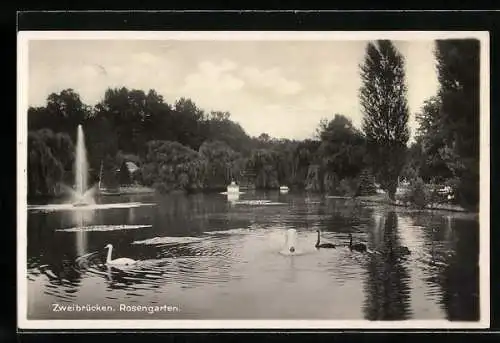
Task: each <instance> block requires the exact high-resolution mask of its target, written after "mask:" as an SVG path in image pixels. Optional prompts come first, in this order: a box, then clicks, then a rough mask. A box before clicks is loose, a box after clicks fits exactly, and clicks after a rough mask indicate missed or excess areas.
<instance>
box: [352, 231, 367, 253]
mask: <svg viewBox="0 0 500 343" xmlns="http://www.w3.org/2000/svg"><path fill="white" fill-rule="evenodd" d="M349 249H351V250H356V251H359V252H366V245H365V244H364V243H356V244H352V234H349Z"/></svg>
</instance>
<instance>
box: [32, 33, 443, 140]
mask: <svg viewBox="0 0 500 343" xmlns="http://www.w3.org/2000/svg"><path fill="white" fill-rule="evenodd" d="M367 43H368V41H360V40H355V41H345V40H343V41H331V40H330V41H317V40H316V41H307V40H297V41H290V40H287V41H266V40H261V41H257V40H255V41H248V40H242V41H234V40H233V41H223V40H222V41H217V40H201V41H193V40H185V41H183V40H105V41H103V40H95V39H94V40H32V41H30V42H29V50H28V51H29V52H28V82H29V83H28V85H29V86H28V93H29V94H28V102H29V105H30V106H44V105H45V104H46V99H47V96H48V95H49V94H50V93H52V92H60V91H61V90H63V89H66V88H73V89H74V90H75V91H76V92H77V93H79V94H80V96H81V99H82V101H83V102H84V103H86V104H88V105H95V104H96V103H97V102H99V101H100V100H101V99H102V97H103V95H104V92H105V90H106V89H107V88H109V87H122V86H124V87H127V88H129V89H142V90H144V91H148V90H149V89H155V90H156V91H157V92H158V93H159V94H161V95H162V96H163V97H164V99H165V101H166V102H168V103H170V104H173V103H174V102H175V100H177V99H179V98H180V97H186V98H191V99H192V100H193V101H194V102H195V103H196V105H197V106H198V107H200V108H202V109H203V110H205V111H212V110H213V111H228V112H230V113H231V119H232V120H234V121H236V122H238V123H239V124H241V126H242V127H243V128H244V129H245V130H246V132H247V133H248V134H250V135H252V136H258V135H260V134H261V133H264V132H265V133H268V134H269V135H270V136H272V137H276V138H290V139H305V138H311V137H312V136H313V134H314V132H315V129H316V128H317V126H318V124H319V122H320V120H321V119H323V118H326V119H332V118H333V117H334V115H335V114H336V113H339V114H343V115H345V116H347V117H348V118H350V119H351V120H352V122H353V124H354V125H355V126H357V127H358V128H361V123H362V113H361V108H360V105H359V99H358V94H359V88H360V86H361V81H360V76H359V65H360V64H361V63H362V62H363V58H364V53H365V48H366V44H367ZM394 43H395V45H396V47H397V48H398V50H399V51H400V52H401V53H402V54H403V56H404V57H405V64H406V80H407V87H408V104H409V108H410V123H409V126H410V129H411V131H412V134H414V133H415V130H416V127H417V124H416V122H415V116H414V115H415V113H416V112H418V111H419V110H420V108H421V106H422V104H423V102H424V101H425V100H426V99H428V98H429V97H431V96H433V95H435V94H436V92H437V88H438V82H437V76H436V70H435V58H434V55H433V49H434V42H433V41H432V40H415V41H395V42H394Z"/></svg>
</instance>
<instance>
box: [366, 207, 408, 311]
mask: <svg viewBox="0 0 500 343" xmlns="http://www.w3.org/2000/svg"><path fill="white" fill-rule="evenodd" d="M376 218H377V217H376ZM397 221H398V218H397V215H396V213H395V212H389V213H388V214H387V215H386V216H382V217H381V218H378V219H376V223H378V224H379V227H378V228H377V227H375V228H374V230H372V232H371V233H370V235H369V239H370V243H371V244H370V245H371V246H372V247H373V248H374V249H375V250H376V251H378V252H379V253H378V254H375V253H374V254H371V255H369V256H367V258H368V259H369V261H368V279H367V283H366V295H367V296H366V301H365V317H366V319H368V320H403V319H408V318H409V317H410V304H409V302H410V294H409V293H410V289H409V286H408V279H409V273H408V270H407V268H406V267H405V266H404V265H403V264H402V263H403V262H402V260H401V259H399V258H398V257H397V255H395V254H392V253H391V251H392V250H393V249H395V248H396V247H397V246H399V238H398V226H397ZM384 224H385V225H384ZM377 236H378V237H377Z"/></svg>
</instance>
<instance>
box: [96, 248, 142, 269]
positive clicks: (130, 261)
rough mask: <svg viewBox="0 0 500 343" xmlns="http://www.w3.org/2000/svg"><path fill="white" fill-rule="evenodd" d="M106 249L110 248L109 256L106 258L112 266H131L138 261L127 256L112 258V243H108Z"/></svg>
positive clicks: (107, 262)
mask: <svg viewBox="0 0 500 343" xmlns="http://www.w3.org/2000/svg"><path fill="white" fill-rule="evenodd" d="M104 248H105V249H106V248H107V249H108V257H107V258H106V264H107V265H111V266H129V265H132V264H135V263H136V262H137V261H135V260H133V259H131V258H127V257H122V258H117V259H116V260H112V259H111V252H112V250H113V246H112V245H111V244H108V245H106V246H105V247H104Z"/></svg>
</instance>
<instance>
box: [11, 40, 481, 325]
mask: <svg viewBox="0 0 500 343" xmlns="http://www.w3.org/2000/svg"><path fill="white" fill-rule="evenodd" d="M489 116H490V113H489V36H488V33H487V32H480V31H475V32H465V31H463V32H461V31H456V32H453V31H447V32H439V31H436V32H434V31H429V32H423V31H419V32H416V31H415V32H411V31H397V32H396V31H372V32H365V31H353V32H349V31H343V32H316V31H310V32H277V31H274V32H272V31H268V32H264V31H262V32H257V31H255V32H237V31H234V32H231V31H225V32H222V31H219V32H217V31H212V32H210V31H206V32H201V31H200V32H198V31H189V32H188V31H171V32H168V31H163V32H153V31H150V32H148V31H144V32H139V31H136V32H134V31H127V32H117V31H116V32H115V31H93V32H91V31H51V32H49V31H38V32H35V31H24V32H19V33H18V114H17V118H18V121H17V123H18V125H17V127H18V132H17V135H18V137H17V138H18V151H17V155H18V162H17V163H18V166H17V168H18V185H17V187H18V188H17V189H18V228H17V235H18V246H17V252H18V299H17V303H18V326H19V328H22V329H43V328H47V329H54V328H55V329H78V328H80V329H114V328H137V329H141V328H145V329H148V328H155V329H162V328H168V329H185V328H195V329H196V328H244V329H251V328H274V329H276V328H291V329H300V328H304V329H307V328H313V329H314V328H316V329H317V328H356V329H360V328H361V329H364V328H366V329H368V328H386V329H389V328H414V329H420V328H461V329H466V328H486V327H488V326H489V320H490V319H489V316H490V313H489V311H490V309H489V306H490V305H489V303H490V289H489V186H490V181H489V177H490V176H489V144H490V143H489V139H490V137H489V131H490V128H489Z"/></svg>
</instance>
